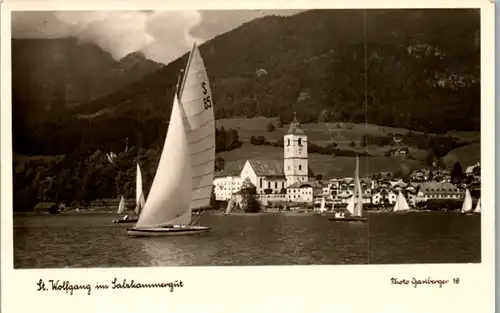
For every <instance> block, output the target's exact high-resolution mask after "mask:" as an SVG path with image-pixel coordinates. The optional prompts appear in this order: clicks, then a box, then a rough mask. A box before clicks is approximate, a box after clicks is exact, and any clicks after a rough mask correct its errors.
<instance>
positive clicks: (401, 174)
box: [394, 163, 410, 180]
mask: <svg viewBox="0 0 500 313" xmlns="http://www.w3.org/2000/svg"><path fill="white" fill-rule="evenodd" d="M409 175H410V168H409V167H408V165H406V164H404V163H402V164H401V165H399V168H398V170H397V171H396V172H395V173H394V177H396V178H401V179H403V180H404V179H406V178H407V177H408V176H409Z"/></svg>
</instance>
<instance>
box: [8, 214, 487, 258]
mask: <svg viewBox="0 0 500 313" xmlns="http://www.w3.org/2000/svg"><path fill="white" fill-rule="evenodd" d="M368 216H369V221H368V222H367V223H345V222H344V223H342V222H332V221H329V220H328V219H327V218H325V217H321V216H283V215H257V216H218V215H215V214H210V213H208V214H206V215H204V216H203V218H202V222H201V224H202V225H206V226H211V227H212V229H211V231H210V232H207V233H204V234H200V235H194V236H168V237H155V238H152V237H149V238H133V237H128V236H127V234H126V228H127V227H130V226H131V225H132V224H128V225H127V224H112V223H111V221H112V219H115V218H116V215H115V214H104V213H101V214H99V213H97V214H78V213H75V214H60V215H24V216H14V267H15V268H62V267H128V266H134V267H137V266H178V265H293V264H302V265H306V264H401V263H476V262H480V261H481V225H480V219H481V218H480V216H479V215H476V216H462V215H461V214H459V213H409V214H384V213H369V214H368Z"/></svg>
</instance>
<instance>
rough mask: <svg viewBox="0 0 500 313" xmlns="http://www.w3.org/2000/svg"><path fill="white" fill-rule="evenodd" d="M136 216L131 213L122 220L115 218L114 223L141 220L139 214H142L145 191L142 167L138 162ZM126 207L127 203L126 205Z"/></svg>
mask: <svg viewBox="0 0 500 313" xmlns="http://www.w3.org/2000/svg"><path fill="white" fill-rule="evenodd" d="M122 199H123V197H122ZM135 202H136V205H135V210H134V213H135V216H136V217H134V218H131V217H130V215H128V214H127V215H125V216H124V217H123V219H121V220H113V223H136V222H137V221H138V220H139V215H140V214H141V210H142V208H143V207H144V192H143V190H142V174H141V168H140V167H139V164H137V173H136V178H135ZM124 208H125V205H124ZM122 213H123V211H122Z"/></svg>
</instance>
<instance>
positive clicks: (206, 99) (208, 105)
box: [201, 82, 212, 110]
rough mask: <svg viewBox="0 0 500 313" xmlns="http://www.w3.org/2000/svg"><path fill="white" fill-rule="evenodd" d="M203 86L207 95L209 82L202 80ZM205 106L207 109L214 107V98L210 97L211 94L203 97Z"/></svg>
mask: <svg viewBox="0 0 500 313" xmlns="http://www.w3.org/2000/svg"><path fill="white" fill-rule="evenodd" d="M201 88H202V89H203V94H204V95H206V94H207V93H208V90H207V83H206V82H202V83H201ZM203 107H205V110H208V109H210V108H211V107H212V99H210V96H205V97H203Z"/></svg>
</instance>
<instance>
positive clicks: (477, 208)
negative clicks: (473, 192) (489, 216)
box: [472, 198, 481, 213]
mask: <svg viewBox="0 0 500 313" xmlns="http://www.w3.org/2000/svg"><path fill="white" fill-rule="evenodd" d="M472 213H481V198H479V199H478V200H477V204H476V208H475V209H474V211H472Z"/></svg>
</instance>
